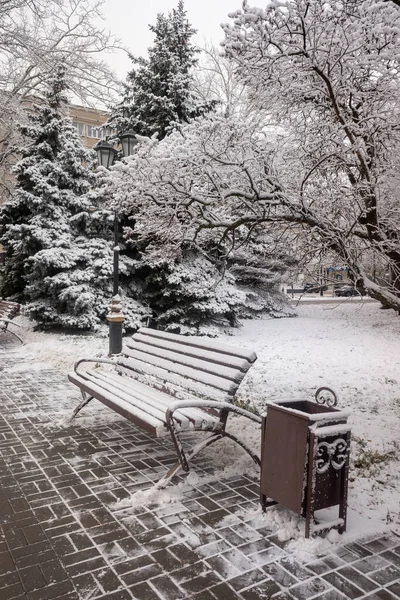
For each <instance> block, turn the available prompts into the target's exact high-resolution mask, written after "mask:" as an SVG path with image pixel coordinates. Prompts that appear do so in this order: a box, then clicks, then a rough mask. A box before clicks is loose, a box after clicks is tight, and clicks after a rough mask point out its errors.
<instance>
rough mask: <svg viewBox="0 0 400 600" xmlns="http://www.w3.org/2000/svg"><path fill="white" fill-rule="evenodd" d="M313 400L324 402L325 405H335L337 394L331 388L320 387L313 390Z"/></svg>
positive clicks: (319, 402)
mask: <svg viewBox="0 0 400 600" xmlns="http://www.w3.org/2000/svg"><path fill="white" fill-rule="evenodd" d="M315 401H316V402H317V404H326V405H327V406H330V407H332V406H336V405H337V403H338V398H337V395H336V394H335V392H334V391H333V390H331V388H328V387H320V388H318V389H317V391H316V392H315Z"/></svg>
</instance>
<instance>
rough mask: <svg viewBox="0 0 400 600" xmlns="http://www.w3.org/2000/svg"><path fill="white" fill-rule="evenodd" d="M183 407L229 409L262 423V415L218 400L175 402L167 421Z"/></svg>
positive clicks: (167, 415) (168, 411) (167, 413)
mask: <svg viewBox="0 0 400 600" xmlns="http://www.w3.org/2000/svg"><path fill="white" fill-rule="evenodd" d="M181 408H216V409H218V410H227V411H230V412H234V413H236V414H238V415H242V416H243V417H247V418H248V419H250V420H251V421H255V422H256V423H260V424H261V417H260V416H258V415H256V414H255V413H253V412H250V411H249V410H245V409H244V408H240V407H239V406H235V404H230V403H229V402H217V401H213V400H192V401H186V400H182V401H178V402H174V403H173V404H171V406H170V407H169V408H168V409H167V411H166V413H165V417H166V420H167V422H168V421H169V420H170V419H171V418H173V413H174V412H175V411H176V410H180V409H181Z"/></svg>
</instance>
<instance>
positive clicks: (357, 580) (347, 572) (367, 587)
mask: <svg viewBox="0 0 400 600" xmlns="http://www.w3.org/2000/svg"><path fill="white" fill-rule="evenodd" d="M337 572H338V573H340V575H343V576H344V577H346V579H348V580H349V581H351V582H352V583H354V585H356V586H357V587H359V588H360V589H362V590H363V591H364V592H372V590H375V589H376V588H377V587H378V586H377V584H376V583H375V582H374V581H372V580H371V579H369V578H368V577H365V575H361V573H359V572H357V571H356V570H355V569H353V568H352V567H343V568H341V569H339V570H338V571H337Z"/></svg>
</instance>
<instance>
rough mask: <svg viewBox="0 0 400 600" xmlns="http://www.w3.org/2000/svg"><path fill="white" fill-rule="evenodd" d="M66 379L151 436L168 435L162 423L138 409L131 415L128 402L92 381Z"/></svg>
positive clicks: (71, 375) (75, 377)
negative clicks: (151, 434)
mask: <svg viewBox="0 0 400 600" xmlns="http://www.w3.org/2000/svg"><path fill="white" fill-rule="evenodd" d="M68 379H69V380H70V381H71V382H72V383H74V384H75V385H77V386H78V387H80V388H81V389H83V390H84V391H85V392H86V393H87V394H89V395H90V396H93V397H94V398H96V399H97V400H99V401H100V402H102V403H103V404H105V405H106V406H109V407H110V408H112V409H113V410H115V411H116V412H118V413H120V414H121V415H122V416H124V417H126V418H127V419H129V420H130V421H132V422H133V423H136V424H138V425H140V426H141V427H143V429H146V431H149V432H150V433H153V435H155V436H156V437H161V436H162V435H166V434H167V433H168V431H167V429H166V427H165V424H164V422H163V421H161V420H160V419H156V418H155V417H152V416H151V415H149V414H148V413H145V412H143V411H141V410H140V409H136V410H135V412H134V413H133V412H132V405H130V404H129V402H126V401H125V400H122V399H121V398H118V397H117V396H115V394H112V393H110V392H108V391H107V390H105V389H103V388H102V387H101V386H99V385H96V384H95V383H94V382H93V381H88V380H87V379H85V378H83V377H82V376H80V375H77V374H76V373H69V375H68Z"/></svg>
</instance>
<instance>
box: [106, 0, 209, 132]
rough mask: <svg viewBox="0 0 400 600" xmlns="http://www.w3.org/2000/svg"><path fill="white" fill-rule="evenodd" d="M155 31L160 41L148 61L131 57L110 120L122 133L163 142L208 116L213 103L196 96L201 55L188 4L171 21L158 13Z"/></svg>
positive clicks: (152, 28)
mask: <svg viewBox="0 0 400 600" xmlns="http://www.w3.org/2000/svg"><path fill="white" fill-rule="evenodd" d="M150 30H151V31H152V32H153V33H154V36H155V39H154V44H153V46H152V47H151V48H149V58H148V59H145V58H134V57H131V59H132V62H133V63H134V65H135V66H134V68H133V69H132V71H130V72H129V73H128V76H127V81H126V83H125V86H124V87H125V93H124V96H123V98H122V101H121V102H120V103H119V104H118V105H117V106H116V108H115V109H114V110H113V111H112V114H111V117H110V120H109V121H110V123H111V124H112V125H113V126H115V128H116V130H117V134H120V133H122V132H124V131H126V130H127V129H133V131H135V133H137V134H139V135H145V136H149V137H151V136H152V135H153V134H155V133H157V135H158V137H159V139H162V138H164V137H165V135H167V133H169V132H171V130H172V129H173V128H174V126H175V125H177V124H179V123H186V122H188V121H189V120H190V119H191V118H193V117H196V116H198V115H199V114H202V113H204V112H207V111H208V110H210V108H211V107H212V106H213V104H214V103H213V102H209V101H206V102H202V100H201V99H200V98H199V97H198V96H197V95H196V93H195V92H194V87H193V77H192V68H193V67H194V66H195V65H196V63H197V53H198V50H197V49H196V47H195V46H194V45H193V44H192V42H191V38H192V36H193V35H194V34H195V33H196V31H195V29H193V27H192V26H191V25H190V23H189V21H188V20H187V18H186V11H185V10H184V3H183V0H179V2H178V7H177V8H176V9H174V10H173V11H172V12H171V13H169V14H168V16H165V15H163V14H161V13H160V14H158V16H157V21H156V24H155V25H150Z"/></svg>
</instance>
